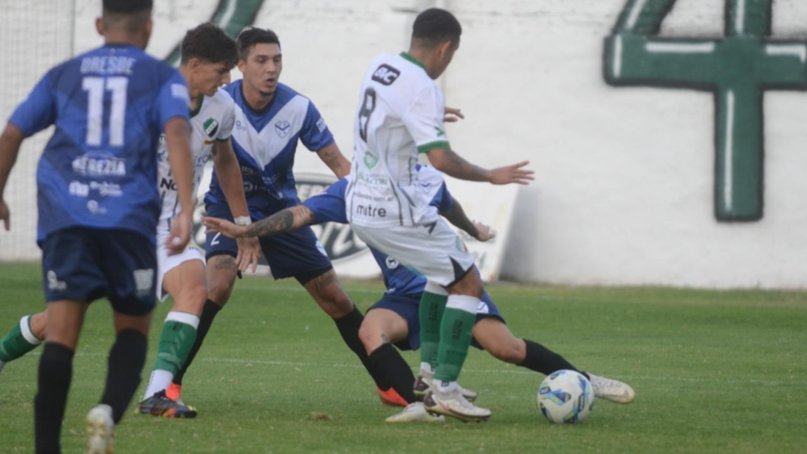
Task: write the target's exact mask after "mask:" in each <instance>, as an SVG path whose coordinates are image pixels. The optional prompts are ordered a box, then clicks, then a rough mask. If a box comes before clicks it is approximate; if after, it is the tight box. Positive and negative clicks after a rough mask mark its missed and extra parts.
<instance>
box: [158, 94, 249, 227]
mask: <svg viewBox="0 0 807 454" xmlns="http://www.w3.org/2000/svg"><path fill="white" fill-rule="evenodd" d="M234 112H235V104H234V103H233V100H232V98H230V95H228V94H227V93H226V92H224V91H223V90H218V91H216V94H214V95H213V96H205V97H204V98H203V99H202V105H201V106H200V107H199V109H198V110H197V111H196V112H191V119H190V124H191V137H190V148H191V160H192V162H193V191H192V192H191V194H196V192H197V190H198V188H199V182H200V181H201V180H202V173H203V172H204V166H205V163H207V160H208V159H210V155H211V152H212V150H213V143H214V142H215V141H217V140H218V141H224V140H227V139H229V138H230V134H231V133H232V131H233V123H235V113H234ZM158 164H159V167H158V168H159V174H158V177H157V182H158V187H159V190H160V197H161V199H162V212H161V213H160V225H159V227H158V228H159V229H164V228H167V224H168V223H167V222H165V221H167V220H170V219H171V218H173V217H174V216H175V215H176V214H177V213H179V211H180V207H179V200H178V199H177V190H176V183H175V182H174V177H173V175H172V174H171V166H170V164H169V162H168V150H167V149H166V147H165V136H161V137H160V148H159V153H158Z"/></svg>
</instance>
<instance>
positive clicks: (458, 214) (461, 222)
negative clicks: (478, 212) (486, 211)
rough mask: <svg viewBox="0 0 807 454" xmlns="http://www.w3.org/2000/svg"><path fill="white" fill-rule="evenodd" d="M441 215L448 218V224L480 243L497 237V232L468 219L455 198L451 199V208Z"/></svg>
mask: <svg viewBox="0 0 807 454" xmlns="http://www.w3.org/2000/svg"><path fill="white" fill-rule="evenodd" d="M440 215H441V216H443V217H444V218H446V220H448V222H450V223H452V224H454V225H455V226H457V228H459V229H461V230H463V231H465V232H466V233H467V234H468V235H471V237H473V238H475V239H477V240H479V241H488V240H491V239H493V237H495V236H496V231H495V230H493V229H491V228H490V227H489V226H487V225H485V224H482V223H481V222H475V221H472V220H470V219H468V215H467V214H465V210H463V209H462V205H460V203H459V202H458V201H457V199H455V198H453V197H452V198H451V208H449V209H448V210H447V211H441V212H440Z"/></svg>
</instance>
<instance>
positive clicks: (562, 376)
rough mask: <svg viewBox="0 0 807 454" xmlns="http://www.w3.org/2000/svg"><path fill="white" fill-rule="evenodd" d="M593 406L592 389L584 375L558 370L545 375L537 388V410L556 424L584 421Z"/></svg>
mask: <svg viewBox="0 0 807 454" xmlns="http://www.w3.org/2000/svg"><path fill="white" fill-rule="evenodd" d="M593 405H594V388H593V387H592V386H591V382H590V381H589V380H588V378H586V376H585V375H583V374H581V373H579V372H575V371H573V370H566V369H563V370H559V371H557V372H553V373H552V374H550V375H547V376H546V378H544V381H543V382H541V387H540V388H538V408H539V409H540V410H541V413H542V414H543V415H544V416H545V417H546V419H548V420H550V421H551V422H554V423H557V424H563V423H578V422H581V421H583V420H584V419H586V417H588V414H589V413H591V407H592V406H593Z"/></svg>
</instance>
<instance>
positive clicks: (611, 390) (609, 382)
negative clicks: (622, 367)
mask: <svg viewBox="0 0 807 454" xmlns="http://www.w3.org/2000/svg"><path fill="white" fill-rule="evenodd" d="M588 376H589V378H591V387H592V388H594V395H595V396H596V397H599V398H600V399H605V400H610V401H611V402H616V403H618V404H629V403H631V402H633V399H634V398H635V397H636V393H635V392H634V391H633V388H631V387H630V385H628V384H626V383H622V382H621V381H619V380H614V379H613V378H606V377H600V376H599V375H594V374H592V373H590V372H589V374H588Z"/></svg>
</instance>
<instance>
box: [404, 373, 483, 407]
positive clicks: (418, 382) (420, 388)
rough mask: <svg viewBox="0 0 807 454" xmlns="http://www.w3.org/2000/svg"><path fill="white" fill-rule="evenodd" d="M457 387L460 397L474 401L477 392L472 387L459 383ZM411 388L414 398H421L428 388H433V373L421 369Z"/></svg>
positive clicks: (427, 391) (477, 395) (424, 395)
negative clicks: (465, 386) (464, 386)
mask: <svg viewBox="0 0 807 454" xmlns="http://www.w3.org/2000/svg"><path fill="white" fill-rule="evenodd" d="M457 387H458V388H459V390H460V393H461V394H462V397H464V398H465V400H467V401H468V402H474V401H475V400H476V398H477V397H479V393H477V392H476V391H474V390H473V389H468V388H463V387H462V386H460V384H459V383H457ZM413 390H414V392H415V398H417V399H418V400H423V399H424V398H425V397H426V394H428V393H429V391H430V390H434V373H431V374H429V373H427V372H423V371H421V375H418V377H417V378H416V379H415V385H414V387H413Z"/></svg>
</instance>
